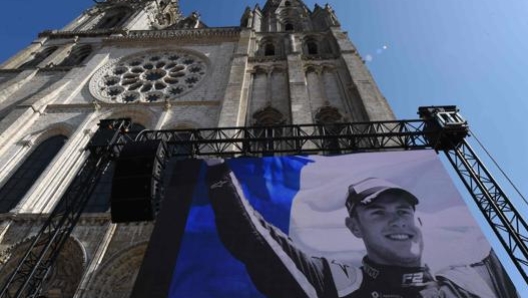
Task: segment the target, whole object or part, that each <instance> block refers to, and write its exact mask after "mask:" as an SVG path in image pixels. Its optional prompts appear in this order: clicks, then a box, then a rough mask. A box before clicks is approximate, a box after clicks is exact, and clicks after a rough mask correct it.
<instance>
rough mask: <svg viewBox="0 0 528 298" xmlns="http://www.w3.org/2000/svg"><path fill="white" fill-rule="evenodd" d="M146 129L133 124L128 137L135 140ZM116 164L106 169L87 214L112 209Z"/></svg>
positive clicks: (86, 210)
mask: <svg viewBox="0 0 528 298" xmlns="http://www.w3.org/2000/svg"><path fill="white" fill-rule="evenodd" d="M144 129H145V127H144V126H143V125H141V124H136V123H133V124H132V127H131V128H130V132H129V133H128V136H129V137H130V138H131V139H134V138H135V137H136V135H138V134H139V132H141V131H142V130H144ZM114 172H115V163H114V162H111V163H110V164H108V167H107V168H106V169H104V172H103V175H102V176H101V178H100V179H99V182H98V183H97V186H96V187H95V189H94V191H93V193H92V195H91V196H90V198H89V199H88V203H87V204H86V207H85V208H84V212H86V213H103V212H106V211H108V209H109V208H110V194H111V193H112V179H113V178H114Z"/></svg>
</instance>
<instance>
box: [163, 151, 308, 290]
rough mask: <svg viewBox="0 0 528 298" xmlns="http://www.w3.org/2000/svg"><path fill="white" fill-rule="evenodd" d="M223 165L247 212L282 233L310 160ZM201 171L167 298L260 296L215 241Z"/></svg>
mask: <svg viewBox="0 0 528 298" xmlns="http://www.w3.org/2000/svg"><path fill="white" fill-rule="evenodd" d="M226 162H227V163H228V165H229V167H230V169H231V170H232V171H233V173H234V174H235V176H236V177H237V179H238V182H239V183H240V186H241V187H242V189H243V192H244V195H245V198H246V199H247V200H248V201H249V203H250V204H251V205H252V206H253V208H254V209H255V210H257V211H258V212H259V213H260V214H261V215H262V216H263V217H264V218H265V219H266V221H268V222H269V223H270V224H272V225H274V226H276V227H277V228H279V229H280V230H281V231H283V232H284V233H286V234H287V233H288V230H289V224H290V213H291V212H290V210H291V205H292V201H293V198H294V197H295V195H296V194H297V192H298V191H299V188H300V174H301V170H302V169H303V167H305V166H306V165H307V164H309V163H310V162H311V160H310V159H309V158H306V157H295V156H293V157H265V158H240V159H230V160H227V161H226ZM205 167H206V166H205V165H204V167H203V169H202V171H201V174H200V179H199V181H198V183H197V186H196V190H195V194H194V197H193V199H192V205H191V209H190V211H189V217H188V220H187V225H186V228H185V234H184V236H183V241H182V244H181V248H180V252H179V255H178V260H177V266H176V269H175V271H174V275H173V280H172V284H171V289H170V296H169V297H226V298H227V297H229V298H232V297H264V296H263V295H262V294H261V293H260V292H259V291H258V290H257V289H256V288H255V286H254V285H253V283H252V281H251V279H250V277H249V276H248V274H247V272H246V269H245V266H244V264H242V263H241V262H240V261H238V260H236V259H235V258H234V257H233V256H232V255H231V254H230V253H229V251H228V250H227V249H226V248H225V247H224V245H223V244H222V242H221V241H220V239H219V236H218V234H217V229H216V225H215V217H214V213H213V209H212V206H211V203H210V201H209V198H208V192H207V189H208V186H207V185H206V182H205Z"/></svg>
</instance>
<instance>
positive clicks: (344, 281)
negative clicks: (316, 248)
mask: <svg viewBox="0 0 528 298" xmlns="http://www.w3.org/2000/svg"><path fill="white" fill-rule="evenodd" d="M207 184H208V187H209V196H210V199H211V204H212V207H213V210H214V212H215V221H216V225H217V230H218V234H219V236H220V239H221V240H222V242H223V244H224V245H225V246H226V248H227V249H228V250H229V251H230V252H231V254H233V256H234V257H236V258H237V259H238V260H240V261H242V262H243V263H244V264H245V266H246V269H247V272H248V274H249V275H250V277H251V279H252V281H253V283H254V284H255V286H256V287H257V288H258V289H259V291H261V292H262V293H263V294H265V295H266V296H268V297H273V298H281V297H285V298H286V297H288V298H294V297H328V298H336V297H346V298H369V297H370V298H382V297H385V298H414V297H427V298H436V297H443V298H451V297H482V298H484V297H485V298H495V297H501V298H506V297H508V298H509V297H517V295H516V293H515V290H514V288H513V285H511V281H510V282H509V283H510V284H506V285H504V286H503V287H505V289H497V287H496V286H495V287H494V288H490V287H488V286H487V284H489V281H487V280H486V281H485V280H483V279H482V277H480V275H479V274H478V273H477V272H476V271H475V270H474V269H473V268H471V266H463V267H464V268H459V267H453V268H450V269H448V270H445V271H444V272H443V273H442V274H440V275H438V276H437V277H436V278H435V277H434V276H433V275H431V273H430V272H429V270H428V268H427V267H416V268H405V267H399V266H381V265H377V264H374V263H373V262H372V261H370V260H369V259H368V257H365V258H364V260H363V266H362V267H361V268H357V267H354V266H349V265H346V264H342V263H338V262H336V261H331V260H328V259H326V258H324V257H312V256H308V255H306V254H305V253H303V252H302V251H300V250H299V249H297V248H296V247H295V246H294V244H293V242H292V241H291V240H290V239H289V238H288V236H287V235H285V234H284V233H282V232H281V231H280V230H278V229H277V228H275V227H274V226H272V225H270V224H269V223H268V222H266V221H265V220H264V219H263V218H262V216H261V215H260V214H259V213H258V212H257V211H255V210H254V209H253V208H252V207H251V206H250V205H249V202H248V201H247V200H246V199H245V198H244V195H243V192H242V190H241V189H240V187H239V185H238V181H237V180H236V177H235V176H234V174H233V173H232V172H231V171H230V169H229V167H228V166H227V165H226V164H224V163H221V164H219V165H215V166H212V167H209V168H208V173H207ZM468 274H469V275H468ZM457 275H458V276H459V277H457ZM460 276H461V278H460ZM452 278H454V279H455V280H456V279H457V278H458V279H462V282H458V281H457V282H455V281H452ZM463 279H465V280H463ZM506 279H507V280H508V281H509V278H507V276H506ZM501 282H502V280H501ZM501 282H498V283H499V284H500V283H501ZM495 283H497V282H496V281H495ZM463 286H464V287H463ZM497 293H499V294H497Z"/></svg>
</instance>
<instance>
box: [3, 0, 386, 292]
mask: <svg viewBox="0 0 528 298" xmlns="http://www.w3.org/2000/svg"><path fill="white" fill-rule="evenodd" d="M95 2H96V3H95V4H94V6H93V7H91V8H89V9H88V10H86V11H85V12H84V13H83V14H82V15H80V16H79V17H78V18H77V19H75V20H74V21H72V22H71V23H70V24H68V25H67V26H66V27H64V28H62V29H61V30H52V31H43V32H41V33H40V34H39V36H38V38H37V39H36V40H35V41H34V42H33V43H32V44H31V45H30V46H28V47H27V48H25V49H23V50H22V51H20V52H19V53H18V54H16V55H15V56H14V57H12V58H11V59H9V60H8V61H6V62H4V63H3V64H2V65H0V270H1V271H0V284H3V283H4V281H5V279H6V277H7V276H8V273H9V272H10V271H12V270H13V268H14V267H15V266H16V264H17V261H18V260H19V259H20V258H21V257H22V255H23V254H24V253H25V252H26V251H27V247H28V246H29V244H30V243H31V240H32V239H33V237H34V236H35V235H36V234H37V233H38V232H39V229H40V227H41V226H42V224H43V223H44V221H45V220H46V219H47V216H48V214H49V213H50V211H51V210H52V209H53V207H54V205H55V204H56V202H57V201H58V199H59V198H60V197H61V195H62V194H63V193H64V192H65V190H66V188H67V186H68V185H69V183H70V182H71V181H72V179H73V177H74V176H75V174H76V173H77V172H78V171H79V167H80V166H81V165H82V163H83V160H85V159H86V155H87V154H88V153H87V152H86V151H85V150H84V148H86V146H87V144H88V142H89V141H90V138H91V137H92V136H93V134H94V132H95V131H96V130H97V128H98V126H97V124H98V122H99V121H100V120H102V119H110V118H122V117H128V118H131V119H132V121H133V122H134V123H136V125H138V126H139V127H140V128H147V129H180V128H182V129H187V128H211V127H235V126H273V125H283V124H310V123H322V124H333V123H339V122H358V121H374V120H392V119H394V116H393V113H392V111H391V109H390V107H389V105H388V104H387V102H386V100H385V99H384V97H383V96H382V95H381V93H380V91H379V90H378V88H377V86H376V84H375V82H374V80H373V78H372V76H371V75H370V73H369V71H368V70H367V69H366V67H365V65H364V62H363V61H362V59H361V57H360V56H359V54H358V52H357V50H356V48H355V47H354V45H353V44H352V42H351V41H350V40H349V38H348V37H347V35H346V33H345V32H343V31H342V29H341V27H340V23H339V20H338V19H337V17H336V15H335V12H334V11H333V9H332V8H331V7H330V6H329V5H326V6H319V5H315V7H314V8H312V9H311V8H309V7H307V6H306V5H305V4H304V3H303V1H301V0H268V1H267V2H266V3H265V5H264V6H263V7H260V6H259V5H256V6H255V7H254V8H253V9H251V8H247V9H246V10H245V11H244V12H242V16H241V20H240V24H239V25H238V26H233V27H220V28H215V27H208V26H207V25H206V22H202V20H201V19H200V16H199V14H198V13H192V14H190V15H189V16H184V15H183V14H182V13H181V11H180V7H179V6H180V4H179V0H106V1H104V2H100V3H99V2H98V1H95ZM107 182H108V181H106V182H105V181H101V182H100V184H104V183H107ZM106 188H108V187H106ZM98 189H100V191H99V192H98V191H97V190H96V192H95V194H94V195H92V198H91V199H90V202H89V203H88V206H87V207H86V209H85V212H84V214H83V215H82V216H81V219H80V221H79V223H78V224H77V226H76V227H75V229H74V230H73V232H72V234H71V236H70V237H69V238H68V239H67V241H66V243H65V245H64V248H63V249H62V251H61V253H60V255H59V257H58V259H57V261H56V263H55V264H54V266H53V267H52V269H51V271H50V272H49V273H48V275H47V277H46V279H45V282H44V286H43V292H42V295H43V296H42V297H105V298H109V297H128V295H129V294H130V292H131V290H132V286H133V283H134V280H135V278H136V275H137V273H138V270H139V267H140V265H141V262H142V259H143V254H144V252H145V250H146V247H147V245H148V240H149V237H150V234H151V232H152V228H153V224H152V223H151V222H143V223H130V224H114V223H112V222H111V220H110V214H109V203H108V197H107V195H108V191H106V193H105V190H104V189H105V187H104V185H103V186H101V187H99V188H98ZM105 194H106V196H105Z"/></svg>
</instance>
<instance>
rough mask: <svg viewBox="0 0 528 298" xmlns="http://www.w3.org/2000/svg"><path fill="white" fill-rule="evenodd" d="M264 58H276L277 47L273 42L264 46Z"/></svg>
mask: <svg viewBox="0 0 528 298" xmlns="http://www.w3.org/2000/svg"><path fill="white" fill-rule="evenodd" d="M264 56H275V46H274V45H273V44H272V43H271V42H268V43H266V45H265V46H264Z"/></svg>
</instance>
